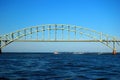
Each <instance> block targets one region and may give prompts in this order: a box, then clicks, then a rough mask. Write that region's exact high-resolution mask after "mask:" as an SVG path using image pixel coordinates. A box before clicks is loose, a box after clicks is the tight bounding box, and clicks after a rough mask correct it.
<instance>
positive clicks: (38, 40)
mask: <svg viewBox="0 0 120 80" xmlns="http://www.w3.org/2000/svg"><path fill="white" fill-rule="evenodd" d="M14 42H120V40H52V39H51V40H34V39H33V40H15V41H14Z"/></svg>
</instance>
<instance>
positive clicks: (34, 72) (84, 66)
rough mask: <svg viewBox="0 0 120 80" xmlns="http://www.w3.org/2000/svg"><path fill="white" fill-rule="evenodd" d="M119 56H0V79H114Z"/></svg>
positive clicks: (119, 68)
mask: <svg viewBox="0 0 120 80" xmlns="http://www.w3.org/2000/svg"><path fill="white" fill-rule="evenodd" d="M119 78H120V55H116V56H115V55H111V54H102V55H97V54H92V53H90V54H58V55H55V54H48V53H40V54H36V53H24V54H23V53H21V54H20V53H4V54H2V55H0V80H1V79H2V80H118V79H119Z"/></svg>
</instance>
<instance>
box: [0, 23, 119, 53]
mask: <svg viewBox="0 0 120 80" xmlns="http://www.w3.org/2000/svg"><path fill="white" fill-rule="evenodd" d="M12 42H100V43H102V44H104V45H106V46H108V47H109V48H111V49H112V50H113V54H116V45H118V46H120V44H119V42H120V39H117V38H116V37H113V36H110V35H107V34H104V33H102V32H97V31H95V30H91V29H88V28H84V27H80V26H75V25H66V24H45V25H40V26H33V27H29V28H24V29H22V30H18V31H15V32H12V33H9V34H6V35H3V36H0V52H1V49H2V48H4V47H5V46H7V45H8V44H10V43H12Z"/></svg>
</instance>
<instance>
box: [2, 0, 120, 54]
mask: <svg viewBox="0 0 120 80" xmlns="http://www.w3.org/2000/svg"><path fill="white" fill-rule="evenodd" d="M119 4H120V0H0V35H4V34H7V33H10V32H14V31H16V30H20V29H22V28H26V27H31V26H36V25H41V24H71V25H78V26H82V27H85V28H90V29H93V30H96V31H98V32H103V33H106V34H109V35H112V36H117V37H120V32H119V30H120V26H119V25H120V5H119ZM14 51H17V52H21V51H26V52H27V51H33V52H35V51H37V52H40V51H41V52H50V51H75V52H76V51H81V52H82V51H86V52H89V51H99V52H100V51H108V52H109V51H112V50H111V49H109V48H108V47H106V46H104V45H103V44H100V43H72V42H70V43H60V42H59V43H50V42H49V43H45V42H44V43H43V42H39V43H16V42H14V43H11V44H10V45H8V46H6V47H5V48H3V52H14ZM118 51H120V49H118Z"/></svg>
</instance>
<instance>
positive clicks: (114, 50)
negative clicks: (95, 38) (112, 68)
mask: <svg viewBox="0 0 120 80" xmlns="http://www.w3.org/2000/svg"><path fill="white" fill-rule="evenodd" d="M115 47H116V46H115V42H113V53H112V54H113V55H116V48H115Z"/></svg>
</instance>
